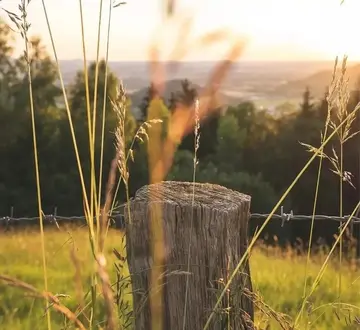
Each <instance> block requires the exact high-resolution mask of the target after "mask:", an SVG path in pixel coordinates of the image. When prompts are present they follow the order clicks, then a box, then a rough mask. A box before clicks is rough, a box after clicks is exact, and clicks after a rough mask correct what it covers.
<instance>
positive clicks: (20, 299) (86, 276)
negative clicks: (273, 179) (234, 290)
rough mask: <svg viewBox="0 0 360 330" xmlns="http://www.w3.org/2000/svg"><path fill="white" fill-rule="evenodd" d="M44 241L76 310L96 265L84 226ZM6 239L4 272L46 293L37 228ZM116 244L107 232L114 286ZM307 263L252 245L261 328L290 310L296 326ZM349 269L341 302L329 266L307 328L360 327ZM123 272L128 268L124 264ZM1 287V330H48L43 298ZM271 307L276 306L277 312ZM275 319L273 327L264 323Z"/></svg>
mask: <svg viewBox="0 0 360 330" xmlns="http://www.w3.org/2000/svg"><path fill="white" fill-rule="evenodd" d="M45 240H46V258H47V271H48V286H49V290H50V292H51V293H52V294H53V295H56V294H58V295H61V294H62V295H64V296H63V297H61V296H59V299H60V300H61V301H62V303H63V304H64V305H65V306H67V307H68V308H69V309H70V310H72V311H75V310H76V307H77V303H78V300H77V297H79V294H80V292H79V291H80V290H81V285H79V283H80V282H81V284H82V287H83V289H84V290H85V291H84V292H83V294H84V293H86V290H87V289H88V287H89V286H90V285H89V284H90V274H91V271H92V270H94V267H95V265H94V259H93V257H92V255H91V249H90V245H89V242H88V232H87V230H86V229H85V228H68V229H64V228H62V229H61V230H58V229H56V228H54V229H47V230H46V232H45ZM1 242H2V244H1V246H0V273H1V274H7V275H9V276H11V277H14V278H16V279H18V280H21V281H24V282H26V283H28V284H30V285H32V286H34V287H36V288H37V289H39V290H41V289H42V288H43V273H42V268H41V263H42V252H41V249H40V243H41V242H40V235H39V234H38V232H37V231H33V230H23V231H14V232H8V233H2V234H1ZM113 248H115V249H117V250H118V251H120V252H121V251H123V244H122V233H121V232H120V231H117V230H110V231H109V233H108V238H107V241H106V247H105V254H106V257H107V261H108V271H109V274H110V277H111V282H112V283H115V282H116V274H115V266H114V263H116V262H118V260H117V258H116V257H115V255H114V254H113V252H112V251H113ZM74 256H75V259H74ZM325 257H326V254H325V253H324V254H322V253H319V254H317V255H316V256H314V258H313V260H312V262H311V263H310V265H309V271H308V274H309V281H310V282H311V279H312V278H314V277H315V276H316V275H317V273H318V272H319V270H320V267H321V264H322V262H323V261H324V258H325ZM74 260H76V261H75V262H74ZM305 263H306V256H301V255H298V254H296V253H295V251H294V250H291V249H287V250H282V251H281V250H280V249H279V248H270V247H265V246H264V245H259V246H257V247H256V248H255V249H254V251H253V252H252V254H251V258H250V266H251V276H252V281H253V287H254V291H255V292H256V293H257V294H259V293H261V297H260V296H259V297H257V300H258V301H256V305H257V307H258V308H257V310H256V318H255V324H256V326H257V327H258V329H282V327H281V326H280V324H279V323H278V322H276V320H275V318H280V319H281V313H283V314H286V316H283V318H282V324H283V326H284V325H286V320H289V321H290V323H291V319H293V318H294V317H295V316H296V314H297V312H298V311H299V305H300V304H301V302H302V298H301V297H302V292H303V287H304V269H305ZM343 267H345V265H343ZM346 267H347V268H346V271H344V270H343V278H342V281H343V290H342V296H341V298H340V300H337V299H338V298H337V281H338V273H337V271H336V265H335V264H334V263H329V265H328V268H327V270H326V272H325V274H324V277H323V279H322V281H321V282H320V285H319V286H318V288H317V289H316V291H315V292H314V294H313V295H312V296H311V298H310V299H309V300H310V301H311V302H312V306H311V307H310V306H307V307H306V308H307V313H305V315H308V318H307V319H306V320H304V322H303V323H302V328H303V329H324V330H325V329H357V328H356V325H353V327H351V326H349V325H347V324H346V321H345V318H346V317H349V315H350V317H351V318H352V320H354V318H355V316H356V307H355V306H356V305H357V306H359V305H360V279H359V277H360V270H359V269H358V268H357V266H356V264H355V262H352V263H351V262H350V263H349V264H347V265H346ZM78 273H80V278H81V281H80V282H78V281H77V274H78ZM124 273H127V271H126V269H124ZM0 291H1V294H0V315H1V319H0V324H1V329H4V330H10V329H11V330H18V329H19V330H20V329H21V330H26V329H39V330H40V329H47V324H46V320H45V318H46V317H45V312H44V301H43V300H41V299H35V298H34V297H32V296H29V294H28V293H27V292H26V290H23V289H21V288H17V287H10V286H8V285H5V284H4V283H1V284H0ZM99 292H100V291H99ZM128 297H129V298H130V296H128ZM260 300H261V301H260ZM89 301H90V300H89ZM337 301H339V302H346V304H348V305H346V306H345V305H342V306H340V305H339V306H340V307H339V306H338V309H337V308H336V305H335V304H334V303H336V302H337ZM350 305H355V306H354V307H352V306H350ZM267 306H271V308H272V310H271V309H269V308H268V307H267ZM260 309H261V310H262V312H261V311H260ZM350 311H351V313H350ZM273 312H275V313H274V314H273V315H274V317H271V315H272V313H273ZM94 313H95V316H94V320H96V321H95V322H94V325H95V329H100V328H101V325H102V324H101V322H100V321H99V320H104V319H105V313H104V310H97V311H95V312H94ZM349 313H350V314H349ZM51 314H52V315H51V316H52V317H51V319H52V329H74V326H73V324H72V323H70V322H65V318H64V317H63V316H62V315H60V313H57V312H56V311H54V310H52V312H51ZM306 323H308V324H307V326H306ZM84 324H86V323H84ZM270 324H271V327H270V328H269V327H267V326H269V325H270Z"/></svg>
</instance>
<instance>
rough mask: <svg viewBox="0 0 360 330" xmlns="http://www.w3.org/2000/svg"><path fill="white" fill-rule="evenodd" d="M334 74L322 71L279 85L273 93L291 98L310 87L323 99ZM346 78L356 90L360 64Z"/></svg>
mask: <svg viewBox="0 0 360 330" xmlns="http://www.w3.org/2000/svg"><path fill="white" fill-rule="evenodd" d="M332 73H333V72H332V70H322V71H319V72H317V73H315V74H312V75H310V76H308V77H306V78H304V79H299V80H293V81H289V82H287V83H284V84H282V85H279V86H278V87H276V88H275V89H274V90H273V92H272V93H274V94H276V95H281V96H284V97H289V98H291V97H296V96H299V95H301V94H302V93H303V92H304V90H305V88H306V86H308V87H309V88H310V91H311V93H312V94H313V96H315V97H317V98H321V97H322V96H323V95H324V93H325V90H326V87H327V86H329V85H330V83H331V78H332ZM346 76H347V77H348V78H349V88H354V87H355V85H356V83H357V81H358V79H359V78H360V64H356V65H353V66H350V67H348V68H347V73H346Z"/></svg>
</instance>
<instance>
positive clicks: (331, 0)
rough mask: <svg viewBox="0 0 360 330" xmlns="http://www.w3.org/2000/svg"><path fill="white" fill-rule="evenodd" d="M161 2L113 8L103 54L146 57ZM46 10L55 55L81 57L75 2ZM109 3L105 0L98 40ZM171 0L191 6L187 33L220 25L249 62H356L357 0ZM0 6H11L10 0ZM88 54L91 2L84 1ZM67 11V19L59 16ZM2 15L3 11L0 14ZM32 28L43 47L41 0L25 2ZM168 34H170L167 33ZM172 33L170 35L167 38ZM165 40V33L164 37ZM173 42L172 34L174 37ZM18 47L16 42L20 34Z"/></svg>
mask: <svg viewBox="0 0 360 330" xmlns="http://www.w3.org/2000/svg"><path fill="white" fill-rule="evenodd" d="M162 2H163V0H146V1H143V0H131V1H128V3H127V4H126V5H125V6H121V7H119V8H117V9H116V10H114V12H113V24H112V33H111V38H112V42H111V47H110V58H111V59H112V60H121V59H143V60H146V59H147V54H148V46H149V42H150V41H151V40H152V37H153V34H154V33H155V31H157V30H156V29H157V28H159V27H161V28H162V29H163V30H164V29H165V30H167V29H170V27H167V26H163V25H162V24H163V23H162V22H161V18H162V14H161V8H162V6H161V5H162V4H161V3H162ZM47 3H48V4H47V6H48V12H49V16H50V19H51V22H52V28H53V33H54V36H55V40H56V41H57V47H58V51H59V55H60V57H61V58H79V57H81V42H80V41H81V39H80V16H79V4H78V1H74V0H62V1H61V3H60V2H58V1H48V2H47ZM107 3H108V1H107V0H106V1H105V0H104V10H103V15H104V16H103V20H104V23H103V30H104V31H103V35H104V38H105V34H106V31H105V30H106V24H105V21H106V19H107V14H108V11H107V10H108V9H107V6H108V5H107ZM340 3H341V0H222V1H218V0H198V1H193V0H178V1H177V8H178V9H179V10H180V12H182V13H184V12H187V13H189V12H194V26H193V29H192V35H193V37H195V36H197V35H203V34H204V33H206V32H209V31H213V30H215V29H219V28H224V27H227V28H228V29H229V30H231V31H233V32H235V33H237V34H238V35H239V36H242V37H244V38H246V39H247V44H246V49H245V53H244V56H243V58H246V59H255V60H267V59H270V60H292V59H297V60H298V59H315V60H316V59H333V58H334V57H335V56H336V55H342V54H343V53H347V54H348V55H349V59H350V60H356V59H357V60H360V45H359V43H358V42H357V35H358V31H357V29H356V28H357V19H358V18H357V15H358V13H359V12H360V1H359V0H345V2H344V4H343V5H341V4H340ZM1 5H2V6H3V7H5V8H7V9H10V10H16V6H17V1H15V0H3V1H2V2H1ZM83 5H84V15H85V31H86V38H87V48H88V53H89V57H90V58H91V57H94V55H95V49H96V47H95V45H96V24H94V22H97V19H98V18H97V15H98V1H95V0H83ZM64 11H66V12H67V13H68V14H66V16H67V19H66V22H67V23H66V24H64V15H63V14H62V13H63V12H64ZM1 16H5V14H4V12H2V13H1ZM29 20H30V21H31V22H32V31H31V32H32V33H33V34H38V35H40V36H41V37H42V39H43V40H44V42H45V43H46V44H47V46H50V41H49V37H48V32H47V27H46V24H45V20H44V15H43V11H42V7H41V1H37V2H35V1H34V2H32V3H31V5H30V13H29ZM172 38H173V37H172ZM173 39H174V38H173ZM169 40H171V36H170V39H169ZM173 41H174V40H173ZM19 45H22V42H21V40H20V41H19ZM223 53H224V47H223V46H222V45H221V46H217V47H212V48H211V50H206V51H204V50H200V51H198V52H196V51H195V52H191V58H197V59H204V60H206V59H209V60H211V59H217V58H219V56H221V55H222V54H223Z"/></svg>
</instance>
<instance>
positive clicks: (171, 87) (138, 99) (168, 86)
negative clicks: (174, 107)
mask: <svg viewBox="0 0 360 330" xmlns="http://www.w3.org/2000/svg"><path fill="white" fill-rule="evenodd" d="M181 81H182V80H181V79H172V80H168V81H166V82H165V88H164V93H163V95H162V97H163V98H164V99H165V100H166V102H168V101H169V99H170V96H171V93H177V92H180V91H181ZM192 86H193V87H194V88H195V89H196V90H197V91H198V92H199V93H201V91H202V89H203V87H201V86H200V85H198V84H194V83H192ZM146 94H147V87H145V88H141V89H139V90H136V91H134V92H132V93H129V96H130V99H131V103H132V106H133V109H135V108H138V107H139V106H140V105H141V103H142V100H143V99H144V98H145V96H146ZM216 100H217V103H218V106H226V105H232V104H238V103H239V102H241V99H240V98H237V97H232V96H228V95H226V94H224V93H221V92H218V94H217V95H216ZM135 114H137V111H136V110H135Z"/></svg>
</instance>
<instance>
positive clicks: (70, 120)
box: [42, 0, 95, 253]
mask: <svg viewBox="0 0 360 330" xmlns="http://www.w3.org/2000/svg"><path fill="white" fill-rule="evenodd" d="M42 7H43V10H44V15H45V19H46V25H47V28H48V32H49V36H50V40H51V47H52V50H53V54H54V58H55V63H56V68H57V72H58V75H59V80H60V86H61V90H62V93H63V97H64V103H65V109H66V114H67V118H68V121H69V127H70V133H71V138H72V142H73V146H74V151H75V157H76V164H77V166H78V171H79V176H80V182H81V189H82V195H83V200H84V207H85V215H89V214H90V208H89V200H88V196H87V192H86V186H85V180H84V174H83V170H82V165H81V161H80V155H79V148H78V145H77V142H76V135H75V130H74V124H73V121H72V118H71V111H70V106H69V101H68V97H67V94H66V89H65V84H64V79H63V76H62V73H61V69H60V63H59V58H58V55H57V50H56V46H55V40H54V37H53V33H52V29H51V25H50V20H49V16H48V13H47V8H46V5H45V0H42ZM87 220H88V217H87ZM88 228H89V234H90V236H91V235H92V233H93V224H92V222H90V223H89V222H88ZM91 246H92V250H93V253H94V251H95V250H94V246H93V244H92V245H91Z"/></svg>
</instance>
